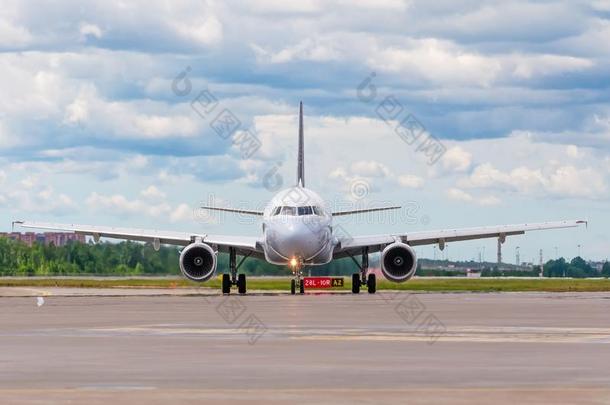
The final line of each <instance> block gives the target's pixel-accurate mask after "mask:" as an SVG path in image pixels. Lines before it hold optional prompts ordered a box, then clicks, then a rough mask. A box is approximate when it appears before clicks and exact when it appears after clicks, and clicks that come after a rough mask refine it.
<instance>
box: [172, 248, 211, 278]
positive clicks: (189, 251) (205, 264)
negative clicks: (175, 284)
mask: <svg viewBox="0 0 610 405" xmlns="http://www.w3.org/2000/svg"><path fill="white" fill-rule="evenodd" d="M180 271H182V274H184V276H185V277H186V278H188V279H191V280H193V281H206V280H209V279H210V277H212V276H213V275H214V273H215V272H216V252H214V250H213V249H212V248H211V247H210V246H209V245H206V244H205V243H191V244H190V245H188V246H187V247H185V248H184V249H183V250H182V253H180Z"/></svg>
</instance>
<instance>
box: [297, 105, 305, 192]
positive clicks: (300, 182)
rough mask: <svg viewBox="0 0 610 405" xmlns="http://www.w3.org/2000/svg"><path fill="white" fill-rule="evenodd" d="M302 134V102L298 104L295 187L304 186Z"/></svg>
mask: <svg viewBox="0 0 610 405" xmlns="http://www.w3.org/2000/svg"><path fill="white" fill-rule="evenodd" d="M303 138H304V135H303V102H302V101H301V102H300V104H299V155H298V160H299V161H298V167H297V187H305V145H304V139H303Z"/></svg>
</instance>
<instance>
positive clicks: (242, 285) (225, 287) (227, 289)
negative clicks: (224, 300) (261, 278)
mask: <svg viewBox="0 0 610 405" xmlns="http://www.w3.org/2000/svg"><path fill="white" fill-rule="evenodd" d="M249 256H250V254H247V255H245V256H244V257H242V259H241V260H240V262H239V264H237V265H236V253H235V248H229V271H230V272H231V274H226V273H225V274H223V275H222V293H223V294H230V293H231V286H234V285H235V286H237V292H238V293H240V294H242V295H243V294H245V293H246V275H245V274H239V275H238V274H237V270H239V268H240V267H241V265H242V264H243V262H244V260H246V259H247V258H248V257H249Z"/></svg>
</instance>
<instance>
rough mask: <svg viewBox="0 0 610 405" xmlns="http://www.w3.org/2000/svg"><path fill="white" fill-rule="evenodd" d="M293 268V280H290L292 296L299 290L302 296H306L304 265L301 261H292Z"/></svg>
mask: <svg viewBox="0 0 610 405" xmlns="http://www.w3.org/2000/svg"><path fill="white" fill-rule="evenodd" d="M290 267H292V274H293V278H292V280H290V294H292V295H295V294H296V293H297V288H298V289H299V293H300V294H305V284H304V283H303V263H301V261H300V260H297V259H292V260H291V261H290Z"/></svg>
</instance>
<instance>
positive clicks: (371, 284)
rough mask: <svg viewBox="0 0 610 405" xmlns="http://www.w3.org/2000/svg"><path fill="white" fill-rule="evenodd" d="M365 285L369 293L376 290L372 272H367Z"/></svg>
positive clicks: (373, 292)
mask: <svg viewBox="0 0 610 405" xmlns="http://www.w3.org/2000/svg"><path fill="white" fill-rule="evenodd" d="M366 286H367V287H368V288H369V294H375V291H377V277H376V276H375V275H374V274H369V276H368V278H367V279H366Z"/></svg>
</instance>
